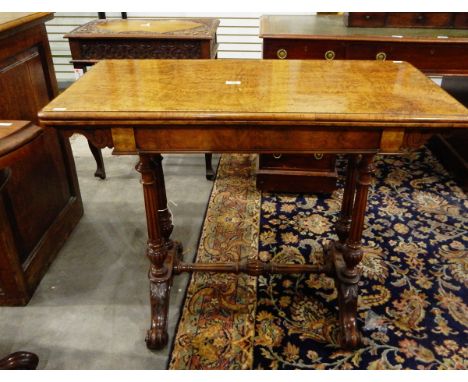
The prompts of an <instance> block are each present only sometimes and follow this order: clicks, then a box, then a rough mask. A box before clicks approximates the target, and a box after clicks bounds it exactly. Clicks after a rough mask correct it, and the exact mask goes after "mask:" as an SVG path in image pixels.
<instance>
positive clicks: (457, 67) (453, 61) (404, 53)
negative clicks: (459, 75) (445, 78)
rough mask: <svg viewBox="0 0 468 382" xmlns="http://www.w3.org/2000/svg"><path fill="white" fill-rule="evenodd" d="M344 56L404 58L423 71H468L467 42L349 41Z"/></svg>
mask: <svg viewBox="0 0 468 382" xmlns="http://www.w3.org/2000/svg"><path fill="white" fill-rule="evenodd" d="M346 58H348V59H352V60H375V59H386V60H395V61H407V62H409V63H411V64H413V65H414V66H416V67H417V68H418V69H420V70H423V71H426V72H433V73H437V72H441V71H465V72H468V44H446V43H441V44H429V43H428V44H424V43H421V44H416V43H415V44H406V43H350V44H349V45H348V50H347V52H346Z"/></svg>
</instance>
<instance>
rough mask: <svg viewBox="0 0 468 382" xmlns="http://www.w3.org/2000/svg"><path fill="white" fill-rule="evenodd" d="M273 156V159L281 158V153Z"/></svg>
mask: <svg viewBox="0 0 468 382" xmlns="http://www.w3.org/2000/svg"><path fill="white" fill-rule="evenodd" d="M273 158H275V159H280V158H281V154H273Z"/></svg>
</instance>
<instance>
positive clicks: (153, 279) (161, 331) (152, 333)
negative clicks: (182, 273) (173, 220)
mask: <svg viewBox="0 0 468 382" xmlns="http://www.w3.org/2000/svg"><path fill="white" fill-rule="evenodd" d="M179 248H180V246H178V245H177V242H174V245H173V247H172V249H171V250H170V251H168V254H167V256H166V258H165V261H164V266H163V268H162V269H163V270H164V271H165V273H164V274H162V273H161V269H157V268H155V267H154V266H151V267H150V271H149V279H150V301H151V327H150V329H149V330H148V332H147V334H146V339H145V341H146V346H147V347H148V349H151V350H160V349H162V348H164V346H166V345H167V342H168V334H167V316H168V311H169V298H170V292H171V286H172V279H173V273H172V269H173V265H174V257H175V256H177V250H178V249H179Z"/></svg>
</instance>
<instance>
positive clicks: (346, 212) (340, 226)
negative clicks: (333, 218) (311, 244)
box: [325, 154, 359, 277]
mask: <svg viewBox="0 0 468 382" xmlns="http://www.w3.org/2000/svg"><path fill="white" fill-rule="evenodd" d="M358 157H359V155H358V154H349V155H347V159H348V164H347V168H346V180H345V185H344V191H343V199H342V201H341V211H340V217H339V218H338V221H337V222H336V224H335V231H336V233H337V235H338V238H339V241H338V242H332V243H331V244H330V246H329V247H328V248H325V273H326V274H327V275H328V276H330V277H335V275H336V273H335V261H334V257H335V256H334V254H333V253H334V250H335V249H336V250H340V249H342V248H343V245H344V244H345V242H346V239H347V238H348V234H349V229H350V226H351V214H352V211H353V206H354V196H355V194H356V179H357V162H358Z"/></svg>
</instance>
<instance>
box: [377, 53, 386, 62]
mask: <svg viewBox="0 0 468 382" xmlns="http://www.w3.org/2000/svg"><path fill="white" fill-rule="evenodd" d="M375 59H376V60H377V61H385V60H386V59H387V55H386V54H385V52H379V53H377V54H376V55H375Z"/></svg>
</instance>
